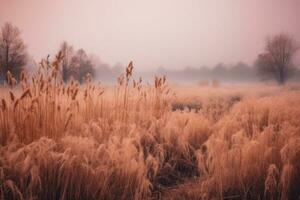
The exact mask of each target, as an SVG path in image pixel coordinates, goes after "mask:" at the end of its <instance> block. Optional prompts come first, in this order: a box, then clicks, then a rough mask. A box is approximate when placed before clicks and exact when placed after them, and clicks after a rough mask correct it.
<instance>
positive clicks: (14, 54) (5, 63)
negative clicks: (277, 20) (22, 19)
mask: <svg viewBox="0 0 300 200" xmlns="http://www.w3.org/2000/svg"><path fill="white" fill-rule="evenodd" d="M26 62H27V52H26V46H25V44H24V42H23V40H22V38H21V36H20V30H19V29H18V27H16V26H14V25H12V24H11V23H8V22H7V23H5V24H4V25H3V26H2V28H1V34H0V70H1V79H4V77H5V75H6V73H7V71H10V72H11V73H12V74H13V75H15V76H16V78H18V77H19V74H20V72H21V71H22V70H23V67H24V66H25V65H26Z"/></svg>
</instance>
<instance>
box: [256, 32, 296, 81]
mask: <svg viewBox="0 0 300 200" xmlns="http://www.w3.org/2000/svg"><path fill="white" fill-rule="evenodd" d="M297 50H298V46H297V44H296V41H295V40H294V39H293V37H291V36H290V35H287V34H283V33H282V34H278V35H275V36H273V37H270V38H268V39H267V41H266V47H265V52H264V53H262V54H260V55H259V56H258V58H257V60H256V63H255V65H256V67H257V68H258V72H259V73H260V75H263V76H264V78H272V77H273V78H275V79H276V80H277V81H278V83H279V84H284V83H285V82H286V80H287V78H288V76H289V75H290V74H291V72H292V71H293V63H292V60H293V56H294V55H295V53H296V52H297Z"/></svg>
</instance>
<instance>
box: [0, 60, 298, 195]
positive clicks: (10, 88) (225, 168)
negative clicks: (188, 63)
mask: <svg viewBox="0 0 300 200" xmlns="http://www.w3.org/2000/svg"><path fill="white" fill-rule="evenodd" d="M56 66H57V63H56V62H55V61H54V62H53V64H52V66H51V67H50V68H49V67H47V66H46V67H45V66H43V65H42V66H41V67H40V69H39V71H38V72H37V73H35V74H33V75H32V76H29V75H27V74H26V73H23V74H22V77H21V80H20V82H19V84H18V85H14V82H15V81H14V78H13V77H12V76H11V75H9V76H8V83H9V84H8V85H6V86H3V87H2V88H1V109H0V199H31V200H33V199H42V200H47V199H49V200H52V199H61V200H66V199H68V200H78V199H89V200H93V199H106V200H112V199H115V200H119V199H124V200H130V199H135V200H141V199H174V200H175V199H178V200H184V199H188V200H196V199H270V200H271V199H272V200H275V199H281V200H285V199H298V198H299V195H300V188H299V186H300V86H299V85H297V84H295V85H286V86H282V87H279V86H275V85H263V84H252V85H235V86H230V85H227V86H224V85H222V84H221V85H215V86H197V85H194V86H174V85H169V84H168V80H166V78H165V77H156V78H155V80H154V81H153V83H150V84H146V83H144V82H143V80H142V79H138V80H133V78H132V73H133V71H134V70H133V66H132V65H131V64H130V65H129V66H128V67H127V68H126V71H125V73H124V74H123V75H121V76H120V77H119V79H118V80H117V82H116V84H115V85H114V86H105V85H102V84H99V83H95V82H93V80H91V77H89V76H87V77H86V81H85V84H83V85H79V84H78V83H77V82H76V81H73V80H71V81H70V82H69V83H66V84H65V83H62V82H61V81H60V79H59V73H58V70H57V67H56Z"/></svg>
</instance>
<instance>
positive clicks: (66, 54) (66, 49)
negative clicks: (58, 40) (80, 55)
mask: <svg viewBox="0 0 300 200" xmlns="http://www.w3.org/2000/svg"><path fill="white" fill-rule="evenodd" d="M60 51H61V52H62V54H63V61H62V78H63V80H65V81H66V80H67V79H68V78H69V74H68V70H69V68H70V65H71V59H72V56H73V55H74V49H73V47H72V46H71V45H69V44H68V43H67V42H66V41H64V42H62V44H61V46H60Z"/></svg>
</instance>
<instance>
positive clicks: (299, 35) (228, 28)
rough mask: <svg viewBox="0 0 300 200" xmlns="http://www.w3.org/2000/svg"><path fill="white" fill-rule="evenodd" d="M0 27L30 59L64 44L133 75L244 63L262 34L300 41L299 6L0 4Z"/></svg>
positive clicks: (241, 0)
mask: <svg viewBox="0 0 300 200" xmlns="http://www.w3.org/2000/svg"><path fill="white" fill-rule="evenodd" d="M6 21H10V22H12V23H13V24H15V25H17V26H18V27H19V28H20V29H21V30H22V37H23V38H24V41H25V42H26V44H27V45H28V50H29V52H30V54H31V55H32V56H33V57H34V58H35V59H40V58H41V57H44V56H46V55H47V54H49V53H50V54H53V53H55V51H56V50H57V49H58V47H59V45H60V43H61V42H62V41H63V40H66V41H68V42H69V43H71V44H73V45H74V47H75V48H84V49H85V50H87V51H88V52H90V53H93V54H95V55H98V56H99V57H100V58H101V59H102V60H103V61H104V62H107V63H109V64H112V65H113V64H115V63H116V62H122V63H128V61H129V60H133V61H134V62H135V64H136V66H137V67H138V68H139V69H150V68H156V67H158V66H163V67H166V68H182V67H185V66H188V65H189V66H194V67H199V66H202V65H215V64H217V63H218V62H224V63H228V64H230V63H236V62H238V61H245V62H247V63H249V64H251V63H252V62H253V61H254V59H255V58H256V56H257V54H258V53H260V52H261V51H263V46H264V40H265V38H266V36H267V35H270V34H276V33H279V32H287V33H290V34H292V35H294V37H295V38H296V39H297V40H298V41H300V0H88V1H87V0H86V1H83V0H0V25H3V23H4V22H6Z"/></svg>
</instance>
